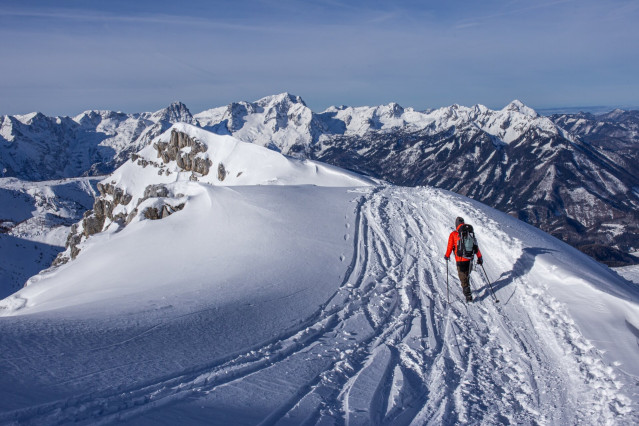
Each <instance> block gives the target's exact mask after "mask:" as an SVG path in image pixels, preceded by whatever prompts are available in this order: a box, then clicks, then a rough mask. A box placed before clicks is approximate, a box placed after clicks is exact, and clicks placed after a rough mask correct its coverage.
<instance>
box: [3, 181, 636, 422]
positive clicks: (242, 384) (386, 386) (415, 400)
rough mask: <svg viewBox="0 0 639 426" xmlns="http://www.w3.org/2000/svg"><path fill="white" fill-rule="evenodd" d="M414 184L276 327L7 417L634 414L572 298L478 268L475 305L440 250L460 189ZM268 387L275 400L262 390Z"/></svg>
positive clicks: (365, 216)
mask: <svg viewBox="0 0 639 426" xmlns="http://www.w3.org/2000/svg"><path fill="white" fill-rule="evenodd" d="M406 195H407V193H406V192H403V191H402V189H401V188H394V187H385V186H379V187H376V188H373V189H372V190H370V191H368V192H362V193H360V198H359V200H358V202H357V205H356V215H355V230H354V236H353V239H352V240H353V257H352V259H351V262H350V264H349V265H348V267H347V270H346V274H345V276H344V280H343V281H342V283H341V284H340V286H339V288H338V289H337V291H336V292H335V293H334V294H333V295H332V296H331V297H330V298H329V299H328V300H327V302H326V303H325V304H324V305H323V306H321V307H320V309H319V310H318V311H317V312H316V313H315V314H314V315H313V316H311V317H310V318H309V319H308V320H307V321H305V322H304V324H302V325H299V326H297V327H295V328H293V329H291V330H288V331H287V332H285V333H283V334H282V335H281V336H280V337H279V338H277V339H275V340H271V341H268V342H265V343H264V344H262V345H257V346H256V347H255V348H253V349H252V350H249V351H247V352H245V353H243V354H237V355H235V356H231V357H227V358H226V359H224V360H217V361H213V362H212V363H210V364H209V365H205V366H200V367H197V368H192V369H190V370H189V371H185V372H182V373H180V374H174V375H173V376H170V377H165V378H162V379H159V380H157V379H156V381H155V382H152V383H146V384H144V385H140V386H138V387H136V388H132V389H129V390H126V391H118V392H115V391H112V392H108V391H105V392H103V393H102V394H97V395H90V396H87V397H80V398H78V399H69V400H64V401H57V402H54V403H50V404H45V405H43V406H40V407H31V408H29V409H26V410H19V411H18V412H14V413H9V414H8V415H3V416H1V417H0V420H5V421H6V420H12V421H18V422H19V421H23V420H24V421H26V422H38V423H39V422H43V423H50V424H56V423H64V422H68V421H74V422H79V423H80V424H83V423H87V424H88V423H91V424H106V423H112V422H116V421H121V420H133V419H136V418H137V417H138V416H143V415H144V414H145V413H147V412H149V411H150V410H153V409H156V408H161V407H166V406H169V405H170V404H172V403H175V402H178V401H183V400H184V399H186V398H190V399H191V398H192V399H198V398H202V399H204V400H206V401H207V402H214V403H218V404H225V403H235V404H237V405H238V406H241V404H242V403H243V401H248V400H249V399H250V400H251V401H253V400H255V401H256V402H257V403H260V402H261V403H263V404H265V406H266V405H268V407H267V408H268V410H269V412H270V414H268V415H267V416H265V417H264V418H262V419H261V421H260V422H259V423H260V424H262V425H275V424H326V423H330V424H344V425H359V424H379V425H384V424H393V425H396V424H397V425H410V424H414V425H422V424H427V425H428V424H433V425H439V424H457V423H460V424H461V423H473V424H480V423H481V424H496V423H497V424H503V423H508V424H513V423H516V424H574V423H589V424H592V423H602V424H606V423H616V422H618V421H622V422H623V421H625V418H624V417H623V416H624V415H628V414H629V412H628V409H627V407H628V405H629V402H628V401H626V400H624V398H623V396H622V395H621V396H620V395H618V392H616V391H617V390H618V387H619V385H618V384H617V383H616V382H615V381H614V380H613V379H611V378H609V377H608V375H609V373H610V370H609V369H607V368H606V367H605V366H604V365H603V362H602V361H601V360H600V359H599V358H597V356H596V355H597V354H596V351H595V349H594V348H593V347H592V346H590V345H589V344H588V342H587V341H586V340H585V339H584V338H583V337H582V336H581V334H580V333H579V331H578V330H577V328H576V327H575V325H574V324H572V322H571V320H570V317H569V316H568V315H567V314H566V313H565V310H564V309H563V307H562V306H560V304H558V303H557V302H556V301H554V300H552V299H551V298H550V297H549V296H545V295H544V294H542V293H541V292H540V291H539V290H537V287H535V286H533V285H532V284H531V283H528V282H526V280H525V279H523V278H520V277H519V278H516V279H514V280H513V282H512V283H511V284H510V286H513V287H514V288H515V290H517V294H516V295H515V290H512V294H511V296H510V299H512V301H511V303H508V304H507V305H505V304H495V303H494V302H493V300H492V298H491V296H490V295H489V294H488V291H489V290H488V288H487V286H488V283H487V282H485V279H484V277H483V276H482V275H480V274H473V275H472V277H471V279H472V285H473V286H474V288H473V293H474V294H475V296H476V299H477V301H476V302H474V303H473V304H470V305H469V304H466V303H465V302H464V301H462V300H461V287H460V286H459V282H458V279H457V271H456V268H454V266H453V267H450V269H449V270H448V272H447V271H446V269H447V268H449V265H447V264H446V262H444V261H443V259H442V258H443V254H444V248H445V244H446V240H447V238H448V234H447V233H448V232H449V230H447V229H438V228H437V226H438V224H442V223H448V222H450V220H451V216H454V215H453V213H454V212H453V213H451V212H450V211H447V206H450V205H451V199H450V196H449V195H447V194H446V193H443V192H441V191H438V190H435V189H430V188H424V189H423V196H422V197H415V199H407V198H406ZM460 214H463V215H464V217H469V218H473V220H474V221H475V220H476V221H477V223H481V224H482V228H483V229H482V232H485V233H489V232H490V233H492V234H494V235H499V236H500V238H502V239H503V241H505V242H506V243H507V244H511V245H512V246H513V247H517V241H514V240H512V239H510V238H509V237H508V236H507V235H505V234H504V232H503V231H502V230H501V229H500V227H499V224H497V223H495V222H493V221H490V220H488V219H487V218H485V217H483V218H482V217H474V216H473V215H475V216H476V215H477V213H476V212H475V211H474V210H473V208H472V205H471V204H470V203H468V204H463V205H462V206H461V211H460ZM513 256H514V257H516V254H514V255H513ZM514 260H515V259H514V258H513V259H510V260H509V261H511V263H510V266H512V262H514ZM508 266H509V265H508V264H507V262H506V264H505V265H504V267H505V268H506V267H508ZM447 273H448V274H449V286H450V293H451V294H450V296H451V303H448V302H447V301H446V277H445V275H446V274H447ZM482 285H483V287H482ZM506 290H507V287H506V288H503V289H501V290H498V293H502V292H505V291H506ZM482 292H483V293H482ZM479 293H482V294H479ZM502 297H503V295H502ZM500 298H501V297H500ZM510 299H509V300H510ZM150 331H151V330H147V331H145V332H144V333H146V332H150ZM540 342H546V344H545V345H542V344H541V343H540ZM302 367H303V368H302ZM266 389H268V392H269V393H270V395H269V397H270V398H272V399H265V400H264V401H262V400H260V398H261V395H262V394H263V393H264V390H266ZM243 398H244V399H243ZM634 417H635V419H636V415H635V416H634ZM630 423H632V422H630Z"/></svg>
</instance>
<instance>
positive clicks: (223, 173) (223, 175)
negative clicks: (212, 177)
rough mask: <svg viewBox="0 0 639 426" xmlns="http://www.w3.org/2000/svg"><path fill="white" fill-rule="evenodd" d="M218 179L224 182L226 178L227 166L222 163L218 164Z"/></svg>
mask: <svg viewBox="0 0 639 426" xmlns="http://www.w3.org/2000/svg"><path fill="white" fill-rule="evenodd" d="M217 179H218V180H219V181H220V182H222V181H224V179H226V168H225V167H224V164H222V163H220V164H219V165H218V166H217Z"/></svg>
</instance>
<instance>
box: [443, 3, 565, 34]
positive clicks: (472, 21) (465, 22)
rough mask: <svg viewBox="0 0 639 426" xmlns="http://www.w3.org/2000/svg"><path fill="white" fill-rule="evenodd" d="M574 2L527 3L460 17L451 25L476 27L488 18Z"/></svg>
mask: <svg viewBox="0 0 639 426" xmlns="http://www.w3.org/2000/svg"><path fill="white" fill-rule="evenodd" d="M574 2H575V0H555V1H550V2H546V3H538V4H531V5H527V6H524V7H519V8H515V9H510V10H505V11H503V12H499V13H492V14H489V15H483V16H475V17H472V18H468V19H462V20H460V21H458V22H457V23H456V24H455V25H454V26H453V28H454V29H464V28H469V27H476V26H478V25H482V24H485V23H486V22H487V21H490V20H493V19H496V18H504V17H507V16H513V15H519V14H522V13H524V12H530V11H532V10H538V9H545V8H550V7H553V6H557V5H560V4H565V3H574Z"/></svg>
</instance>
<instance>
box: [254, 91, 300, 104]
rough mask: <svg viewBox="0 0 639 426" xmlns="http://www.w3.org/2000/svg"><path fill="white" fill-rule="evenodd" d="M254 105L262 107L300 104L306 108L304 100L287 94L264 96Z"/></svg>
mask: <svg viewBox="0 0 639 426" xmlns="http://www.w3.org/2000/svg"><path fill="white" fill-rule="evenodd" d="M255 103H256V104H258V105H259V106H262V107H264V106H266V105H273V104H285V105H291V104H301V105H303V106H306V102H304V100H303V99H302V98H301V97H300V96H297V95H292V94H290V93H288V92H284V93H280V94H278V95H272V96H266V97H264V98H262V99H260V100H258V101H257V102H255Z"/></svg>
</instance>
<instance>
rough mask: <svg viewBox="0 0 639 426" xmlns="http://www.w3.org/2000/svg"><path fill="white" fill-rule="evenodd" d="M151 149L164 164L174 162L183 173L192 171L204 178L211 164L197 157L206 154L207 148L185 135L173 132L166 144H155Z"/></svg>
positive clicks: (209, 161) (206, 159) (201, 157)
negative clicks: (154, 150) (153, 149)
mask: <svg viewBox="0 0 639 426" xmlns="http://www.w3.org/2000/svg"><path fill="white" fill-rule="evenodd" d="M153 148H155V149H156V151H157V152H158V158H161V159H162V161H163V162H164V164H168V163H169V162H170V161H175V162H176V163H177V166H178V167H179V168H181V169H182V170H185V171H193V172H195V173H199V174H200V175H202V176H205V175H207V174H208V173H209V169H210V168H211V165H212V164H213V163H212V162H211V160H209V159H208V158H206V157H204V156H202V155H199V154H201V153H204V152H206V150H207V146H206V145H205V144H203V143H201V142H199V141H197V140H196V139H194V138H191V137H190V136H189V135H187V134H186V133H182V132H178V131H175V130H173V131H172V132H171V138H170V139H169V141H168V142H161V141H159V142H156V143H154V144H153Z"/></svg>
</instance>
